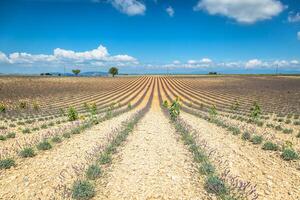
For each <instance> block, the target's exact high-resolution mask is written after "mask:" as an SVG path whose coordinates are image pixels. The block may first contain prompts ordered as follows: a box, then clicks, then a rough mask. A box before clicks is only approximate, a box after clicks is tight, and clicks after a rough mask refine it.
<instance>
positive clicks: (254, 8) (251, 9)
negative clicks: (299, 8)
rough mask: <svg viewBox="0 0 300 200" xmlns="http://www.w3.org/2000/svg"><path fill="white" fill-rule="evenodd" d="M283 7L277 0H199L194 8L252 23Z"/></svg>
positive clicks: (272, 14) (273, 14)
mask: <svg viewBox="0 0 300 200" xmlns="http://www.w3.org/2000/svg"><path fill="white" fill-rule="evenodd" d="M284 8H285V6H283V5H282V3H281V2H280V1H278V0H200V1H199V2H198V4H197V5H196V6H195V7H194V10H196V11H198V10H206V11H207V12H208V13H209V14H211V15H223V16H226V17H229V18H232V19H234V20H236V21H237V22H239V23H245V24H252V23H255V22H257V21H262V20H266V19H271V18H272V17H274V16H276V15H278V14H279V13H280V12H281V11H283V10H284Z"/></svg>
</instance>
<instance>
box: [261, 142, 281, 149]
mask: <svg viewBox="0 0 300 200" xmlns="http://www.w3.org/2000/svg"><path fill="white" fill-rule="evenodd" d="M278 148H279V147H278V145H277V144H274V143H272V142H270V141H267V142H265V143H264V145H263V147H262V149H264V150H269V151H277V150H278Z"/></svg>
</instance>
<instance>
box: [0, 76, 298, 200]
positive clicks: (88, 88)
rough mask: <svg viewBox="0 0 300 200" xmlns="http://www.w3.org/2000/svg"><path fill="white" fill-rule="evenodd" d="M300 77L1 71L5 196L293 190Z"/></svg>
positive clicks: (213, 195)
mask: <svg viewBox="0 0 300 200" xmlns="http://www.w3.org/2000/svg"><path fill="white" fill-rule="evenodd" d="M299 158H300V77H297V76H286V77H285V76H282V77H280V76H136V77H131V76H129V77H116V78H83V77H78V78H68V77H57V78H53V77H51V78H50V77H49V78H47V77H0V199H5V200H6V199H22V200H23V199H25V200H27V199H28V200H32V199H113V200H120V199H126V200H127V199H145V200H146V199H188V200H192V199H193V200H196V199H197V200H198V199H226V200H232V199H253V200H254V199H266V200H267V199H273V200H277V199H278V200H289V199H291V200H292V199H295V200H299V199H300V159H299Z"/></svg>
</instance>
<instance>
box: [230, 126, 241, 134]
mask: <svg viewBox="0 0 300 200" xmlns="http://www.w3.org/2000/svg"><path fill="white" fill-rule="evenodd" d="M228 130H229V131H231V132H232V134H233V135H238V134H240V133H241V131H240V129H239V128H237V127H233V126H230V127H228Z"/></svg>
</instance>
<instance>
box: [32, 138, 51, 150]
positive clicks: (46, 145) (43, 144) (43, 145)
mask: <svg viewBox="0 0 300 200" xmlns="http://www.w3.org/2000/svg"><path fill="white" fill-rule="evenodd" d="M36 147H37V149H38V150H44V151H45V150H49V149H51V148H52V145H51V144H50V143H49V142H48V141H47V140H44V141H42V142H40V143H38V144H37V146H36Z"/></svg>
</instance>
